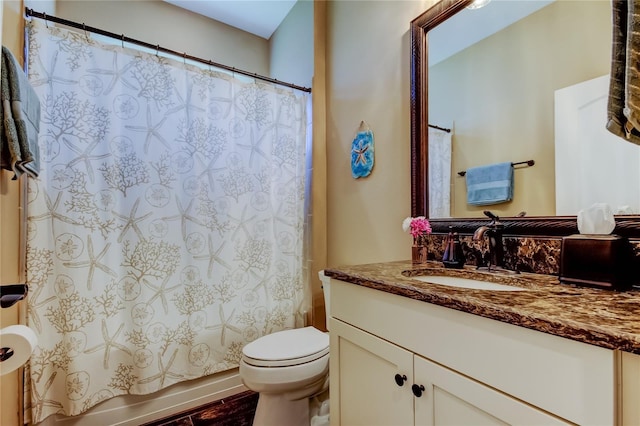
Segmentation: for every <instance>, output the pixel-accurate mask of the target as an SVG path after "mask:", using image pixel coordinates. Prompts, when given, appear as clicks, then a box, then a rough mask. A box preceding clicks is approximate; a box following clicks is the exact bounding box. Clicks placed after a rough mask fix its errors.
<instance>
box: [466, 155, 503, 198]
mask: <svg viewBox="0 0 640 426" xmlns="http://www.w3.org/2000/svg"><path fill="white" fill-rule="evenodd" d="M465 176H466V180H467V203H468V204H471V205H474V206H486V205H489V204H498V203H504V202H505V201H511V200H512V199H513V166H512V165H511V163H510V162H508V163H496V164H491V165H488V166H479V167H472V168H470V169H467V173H466V175H465Z"/></svg>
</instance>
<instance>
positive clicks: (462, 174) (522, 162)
mask: <svg viewBox="0 0 640 426" xmlns="http://www.w3.org/2000/svg"><path fill="white" fill-rule="evenodd" d="M519 164H526V165H527V166H528V167H531V166H533V165H534V164H536V162H535V161H533V160H527V161H520V162H517V163H511V165H512V166H517V165H519ZM458 174H459V175H460V176H464V175H466V174H467V172H466V171H464V170H463V171H461V172H458Z"/></svg>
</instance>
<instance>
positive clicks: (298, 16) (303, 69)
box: [269, 0, 313, 87]
mask: <svg viewBox="0 0 640 426" xmlns="http://www.w3.org/2000/svg"><path fill="white" fill-rule="evenodd" d="M312 28H313V1H312V0H298V2H297V3H296V4H295V6H293V8H292V9H291V11H290V12H289V14H288V15H287V17H286V18H285V20H284V21H283V22H282V23H281V24H280V26H279V27H278V29H277V30H276V31H275V32H274V33H273V35H272V36H271V38H270V39H269V52H270V62H269V65H270V70H269V75H270V76H271V77H273V78H275V79H278V80H280V81H286V82H289V83H293V84H296V85H298V86H302V87H311V80H312V77H313V31H312V30H311V29H312Z"/></svg>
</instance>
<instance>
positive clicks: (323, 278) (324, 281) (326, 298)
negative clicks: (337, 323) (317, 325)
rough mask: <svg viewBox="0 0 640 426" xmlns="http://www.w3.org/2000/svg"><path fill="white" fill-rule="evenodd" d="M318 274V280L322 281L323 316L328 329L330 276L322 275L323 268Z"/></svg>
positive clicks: (329, 317)
mask: <svg viewBox="0 0 640 426" xmlns="http://www.w3.org/2000/svg"><path fill="white" fill-rule="evenodd" d="M318 276H319V277H320V281H322V292H323V293H324V316H325V318H326V324H325V326H326V327H327V331H328V330H329V320H330V319H331V309H330V308H329V306H330V302H331V297H330V296H329V294H330V287H331V278H329V277H327V276H325V275H324V269H323V270H321V271H319V272H318Z"/></svg>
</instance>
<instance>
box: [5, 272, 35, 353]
mask: <svg viewBox="0 0 640 426" xmlns="http://www.w3.org/2000/svg"><path fill="white" fill-rule="evenodd" d="M28 291H29V286H28V285H27V284H9V285H0V307H1V308H10V307H11V306H13V305H15V304H16V303H17V302H18V301H20V300H22V299H24V298H25V296H26V295H27V292H28ZM1 356H2V354H1V353H0V357H1ZM2 361H4V360H2Z"/></svg>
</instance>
